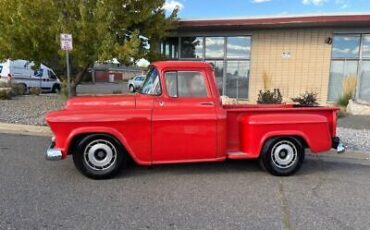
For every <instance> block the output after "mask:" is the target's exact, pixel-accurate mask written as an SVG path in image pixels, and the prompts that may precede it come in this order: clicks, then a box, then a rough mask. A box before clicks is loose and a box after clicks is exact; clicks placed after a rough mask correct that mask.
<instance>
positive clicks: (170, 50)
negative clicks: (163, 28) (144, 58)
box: [161, 38, 179, 59]
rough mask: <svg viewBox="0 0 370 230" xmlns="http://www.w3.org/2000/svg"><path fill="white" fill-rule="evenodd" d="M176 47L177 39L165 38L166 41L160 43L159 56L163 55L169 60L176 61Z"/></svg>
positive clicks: (177, 45)
mask: <svg viewBox="0 0 370 230" xmlns="http://www.w3.org/2000/svg"><path fill="white" fill-rule="evenodd" d="M178 47H179V39H178V38H167V39H166V40H164V41H162V42H161V54H163V55H165V56H166V57H168V58H170V59H177V58H178Z"/></svg>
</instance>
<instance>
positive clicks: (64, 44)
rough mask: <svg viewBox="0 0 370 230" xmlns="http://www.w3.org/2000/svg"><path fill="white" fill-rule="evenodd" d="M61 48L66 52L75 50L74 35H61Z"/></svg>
mask: <svg viewBox="0 0 370 230" xmlns="http://www.w3.org/2000/svg"><path fill="white" fill-rule="evenodd" d="M60 47H61V48H62V50H65V51H71V50H72V49H73V43H72V34H60Z"/></svg>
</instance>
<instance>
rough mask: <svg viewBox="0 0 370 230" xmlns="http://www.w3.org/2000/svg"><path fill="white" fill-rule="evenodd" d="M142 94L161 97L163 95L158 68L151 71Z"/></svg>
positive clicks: (141, 91)
mask: <svg viewBox="0 0 370 230" xmlns="http://www.w3.org/2000/svg"><path fill="white" fill-rule="evenodd" d="M140 93H142V94H148V95H160V94H161V93H162V91H161V84H160V81H159V74H158V70H157V69H156V68H152V69H150V70H149V72H148V74H147V75H146V78H145V81H144V83H143V87H142V88H141V90H140Z"/></svg>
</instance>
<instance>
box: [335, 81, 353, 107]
mask: <svg viewBox="0 0 370 230" xmlns="http://www.w3.org/2000/svg"><path fill="white" fill-rule="evenodd" d="M356 85H357V77H356V75H350V76H347V77H346V78H344V80H343V82H342V87H343V94H342V96H340V97H339V98H338V100H337V104H338V105H339V106H342V107H347V105H348V103H349V100H351V99H352V98H353V95H354V93H355V90H356Z"/></svg>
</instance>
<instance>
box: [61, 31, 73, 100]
mask: <svg viewBox="0 0 370 230" xmlns="http://www.w3.org/2000/svg"><path fill="white" fill-rule="evenodd" d="M60 47H61V48H62V50H64V51H65V52H66V66H67V88H68V97H70V96H71V76H70V68H69V51H72V49H73V42H72V34H60Z"/></svg>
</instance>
